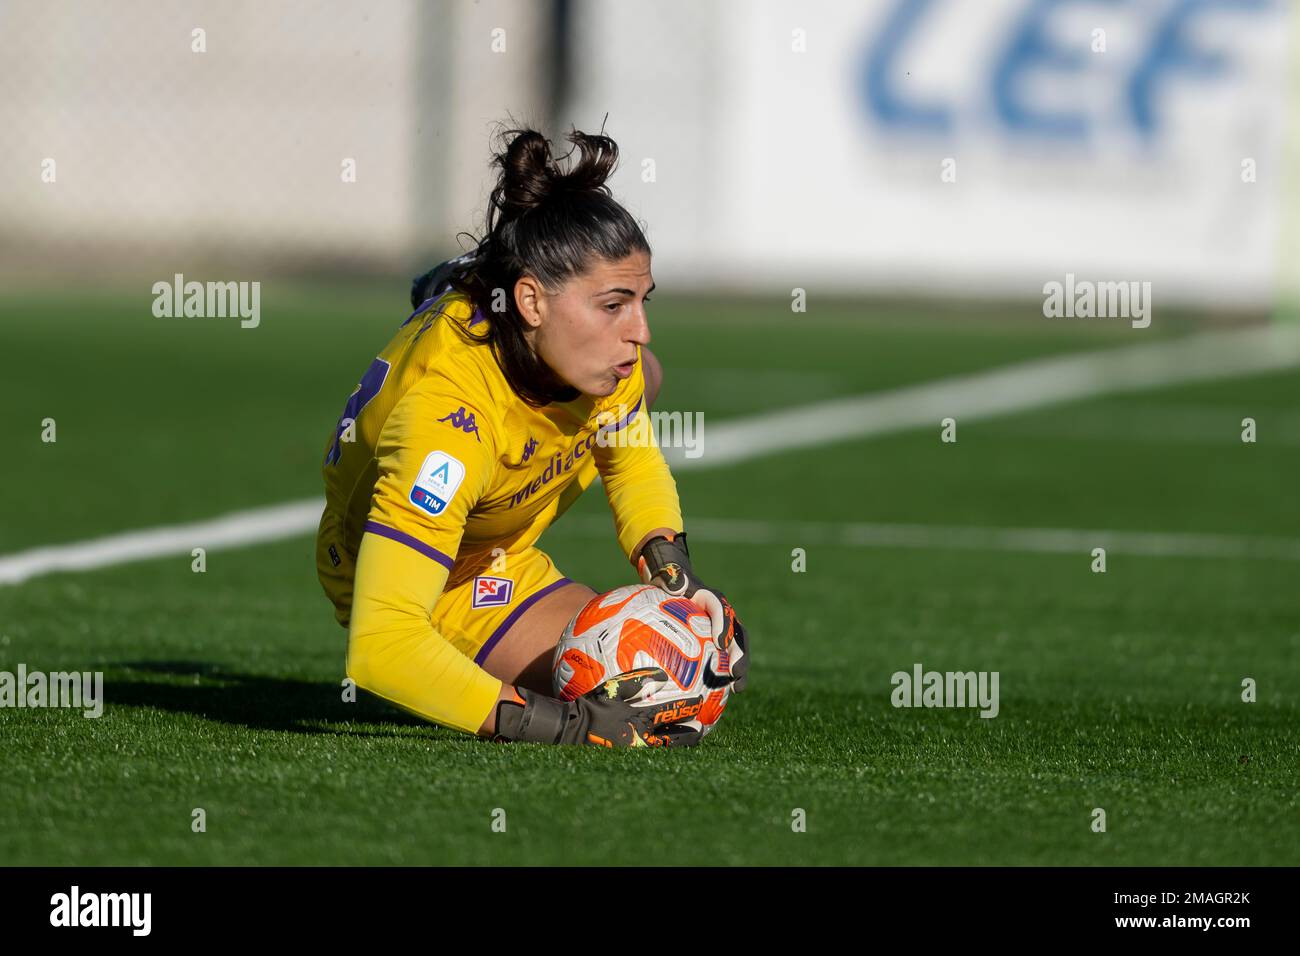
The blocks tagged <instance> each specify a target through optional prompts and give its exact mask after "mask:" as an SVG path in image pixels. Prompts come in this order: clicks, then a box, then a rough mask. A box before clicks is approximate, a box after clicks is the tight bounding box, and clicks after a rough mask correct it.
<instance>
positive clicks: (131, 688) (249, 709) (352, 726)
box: [104, 661, 460, 737]
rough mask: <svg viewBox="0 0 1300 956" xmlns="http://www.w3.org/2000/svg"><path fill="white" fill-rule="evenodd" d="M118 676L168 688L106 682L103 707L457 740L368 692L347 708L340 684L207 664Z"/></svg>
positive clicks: (314, 730) (145, 665)
mask: <svg viewBox="0 0 1300 956" xmlns="http://www.w3.org/2000/svg"><path fill="white" fill-rule="evenodd" d="M118 669H120V670H125V671H128V672H135V673H138V674H151V675H157V677H164V678H171V680H170V681H163V680H158V679H152V680H143V679H142V680H132V679H131V678H130V677H129V676H121V675H119V676H113V677H110V678H109V679H108V680H106V681H105V687H104V701H105V705H106V706H108V707H156V708H158V709H159V710H166V711H171V712H173V713H181V714H191V715H193V716H195V717H202V718H203V719H205V720H215V721H220V722H221V723H224V724H238V725H240V726H244V727H251V728H255V729H258V730H279V731H286V732H289V733H300V734H333V735H351V736H361V737H393V736H411V735H412V734H411V732H412V730H416V731H419V730H424V731H427V733H428V735H429V736H435V737H445V736H449V735H452V736H460V735H459V734H456V733H455V732H453V731H449V730H445V729H443V728H440V727H438V726H437V725H435V724H432V723H429V722H428V721H424V720H420V719H419V718H418V717H415V716H413V715H411V714H407V713H405V712H404V711H401V710H398V709H397V708H395V707H390V706H389V705H388V704H386V703H384V702H383V701H382V700H379V699H378V698H375V697H372V696H371V695H369V694H367V693H366V692H365V691H358V692H357V699H356V702H355V703H346V702H344V701H343V699H342V695H343V688H342V685H341V682H340V683H330V682H317V681H304V680H291V679H286V678H282V677H268V676H266V675H263V674H245V673H240V672H238V671H233V670H230V669H228V668H225V667H223V666H221V665H219V664H211V663H207V662H204V661H122V662H120V663H118V664H116V665H115V666H114V670H118ZM419 736H424V734H419Z"/></svg>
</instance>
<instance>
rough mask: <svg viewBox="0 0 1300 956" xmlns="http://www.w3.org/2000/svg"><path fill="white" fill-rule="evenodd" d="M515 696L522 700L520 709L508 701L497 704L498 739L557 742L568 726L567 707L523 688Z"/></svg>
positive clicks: (517, 705)
mask: <svg viewBox="0 0 1300 956" xmlns="http://www.w3.org/2000/svg"><path fill="white" fill-rule="evenodd" d="M515 693H516V695H517V696H519V697H520V698H522V700H523V704H522V706H521V705H520V704H519V703H518V702H516V701H510V700H503V701H501V702H500V703H499V704H497V733H496V736H497V738H498V739H500V740H524V741H531V742H534V743H543V744H554V743H559V741H560V736H561V734H563V733H564V729H565V727H567V726H568V723H569V710H570V706H569V705H568V704H566V703H564V701H560V700H556V699H554V698H553V697H543V696H542V695H541V694H534V693H532V692H530V691H527V690H523V689H517V690H516V691H515Z"/></svg>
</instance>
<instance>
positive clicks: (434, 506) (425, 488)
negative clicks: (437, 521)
mask: <svg viewBox="0 0 1300 956" xmlns="http://www.w3.org/2000/svg"><path fill="white" fill-rule="evenodd" d="M464 480H465V466H464V465H462V464H461V463H460V462H459V461H457V460H456V459H455V458H452V457H451V455H448V454H447V453H446V452H445V451H433V452H429V455H428V457H427V458H425V459H424V464H423V465H421V466H420V474H419V476H417V477H416V479H415V484H414V485H412V486H411V504H413V505H415V506H416V507H417V508H421V509H423V510H424V511H427V512H429V514H431V515H440V514H442V513H443V512H444V511H446V510H447V504H448V503H449V502H450V501H451V499H452V496H453V495H454V494H456V489H457V488H459V487H460V483H461V482H462V481H464Z"/></svg>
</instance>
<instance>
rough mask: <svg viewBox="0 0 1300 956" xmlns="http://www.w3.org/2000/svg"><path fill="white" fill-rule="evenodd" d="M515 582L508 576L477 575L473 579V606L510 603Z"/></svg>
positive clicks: (495, 605) (497, 605) (493, 605)
mask: <svg viewBox="0 0 1300 956" xmlns="http://www.w3.org/2000/svg"><path fill="white" fill-rule="evenodd" d="M514 590H515V582H514V581H511V580H510V579H509V578H490V577H486V576H484V577H477V578H475V579H474V598H473V601H472V602H471V603H472V604H473V606H474V607H500V606H501V605H503V604H509V603H510V595H511V594H513V593H514Z"/></svg>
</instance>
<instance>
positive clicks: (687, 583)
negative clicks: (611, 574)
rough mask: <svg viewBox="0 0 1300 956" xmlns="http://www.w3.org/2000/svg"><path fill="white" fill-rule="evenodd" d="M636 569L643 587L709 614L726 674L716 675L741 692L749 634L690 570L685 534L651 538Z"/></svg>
mask: <svg viewBox="0 0 1300 956" xmlns="http://www.w3.org/2000/svg"><path fill="white" fill-rule="evenodd" d="M636 568H637V573H638V574H640V575H641V582H642V583H643V584H654V585H656V586H657V587H660V588H662V589H663V590H665V591H667V592H668V593H669V594H673V595H676V596H678V597H684V598H686V599H687V600H690V601H694V602H695V603H696V604H698V605H699V606H700V608H701V609H702V610H703V611H704V613H706V614H708V615H709V621H710V622H711V623H712V625H713V635H714V640H715V641H716V642H717V645H718V647H719V648H720V649H721V650H722V651H723V654H724V659H725V660H726V662H727V667H726V671H727V672H726V673H725V674H721V675H719V676H720V677H722V678H724V683H730V684H731V689H732V690H733V691H735V692H737V693H739V692H740V691H742V690H744V689H745V684H746V682H747V677H748V674H749V635H748V634H747V633H746V632H745V628H744V626H743V625H742V624H741V623H740V619H739V618H737V617H736V611H735V609H734V608H733V607H732V606H731V602H730V601H728V600H727V596H726V595H725V594H723V593H722V592H721V591H719V590H718V589H717V588H711V587H709V586H708V585H706V584H705V583H704V582H702V581H701V580H700V579H699V578H698V577H697V576H696V574H695V572H694V571H693V570H692V569H691V555H690V552H689V551H687V550H686V532H685V531H679V532H678V533H677V534H675V535H673V536H672V537H671V538H666V537H662V536H661V537H657V538H651V539H650V540H649V541H647V542H646V543H645V546H644V547H642V548H641V554H640V555H639V556H638V557H637V561H636Z"/></svg>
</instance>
